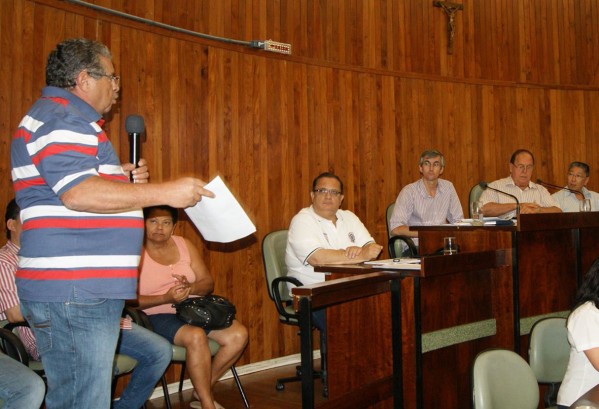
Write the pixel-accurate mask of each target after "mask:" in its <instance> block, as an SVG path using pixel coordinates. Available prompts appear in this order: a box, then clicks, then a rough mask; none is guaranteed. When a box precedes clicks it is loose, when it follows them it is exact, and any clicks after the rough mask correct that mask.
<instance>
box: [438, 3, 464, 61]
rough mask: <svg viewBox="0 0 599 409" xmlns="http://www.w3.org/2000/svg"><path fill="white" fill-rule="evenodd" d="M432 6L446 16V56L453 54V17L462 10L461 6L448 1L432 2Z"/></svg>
mask: <svg viewBox="0 0 599 409" xmlns="http://www.w3.org/2000/svg"><path fill="white" fill-rule="evenodd" d="M433 6H435V7H440V8H442V9H443V11H444V12H445V14H447V19H448V21H447V54H453V36H454V34H455V15H456V13H457V12H458V11H460V10H464V5H463V4H457V3H450V2H448V1H433Z"/></svg>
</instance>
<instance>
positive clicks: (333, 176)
mask: <svg viewBox="0 0 599 409" xmlns="http://www.w3.org/2000/svg"><path fill="white" fill-rule="evenodd" d="M324 178H332V179H337V181H338V182H339V189H340V190H341V193H342V194H343V182H342V181H341V179H339V176H337V175H335V174H334V173H332V172H323V173H321V174H320V175H318V176H316V179H314V181H313V182H312V190H314V189H316V185H317V184H318V181H319V180H320V179H324Z"/></svg>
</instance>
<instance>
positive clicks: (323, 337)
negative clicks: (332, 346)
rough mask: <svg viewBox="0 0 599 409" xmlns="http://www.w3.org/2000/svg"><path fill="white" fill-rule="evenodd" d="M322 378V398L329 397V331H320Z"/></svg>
mask: <svg viewBox="0 0 599 409" xmlns="http://www.w3.org/2000/svg"><path fill="white" fill-rule="evenodd" d="M320 372H321V374H320V376H321V381H322V396H324V397H325V398H328V397H329V378H328V372H327V331H326V329H321V330H320Z"/></svg>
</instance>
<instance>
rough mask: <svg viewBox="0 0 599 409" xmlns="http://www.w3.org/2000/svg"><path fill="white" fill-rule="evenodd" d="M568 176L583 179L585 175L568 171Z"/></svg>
mask: <svg viewBox="0 0 599 409" xmlns="http://www.w3.org/2000/svg"><path fill="white" fill-rule="evenodd" d="M568 176H569V177H570V176H574V177H575V178H576V179H584V178H586V175H577V174H576V173H568Z"/></svg>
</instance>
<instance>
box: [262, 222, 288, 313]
mask: <svg viewBox="0 0 599 409" xmlns="http://www.w3.org/2000/svg"><path fill="white" fill-rule="evenodd" d="M286 248H287V230H277V231H273V232H270V233H268V234H267V235H266V236H265V237H264V240H263V241H262V261H263V262H264V273H265V274H266V284H267V285H266V287H267V290H268V296H269V297H270V299H271V300H273V301H275V296H274V294H273V289H272V282H273V281H274V280H275V279H276V278H279V277H286V276H287V265H286V264H285V249H286ZM279 289H280V294H281V299H282V300H283V301H287V300H291V295H290V294H289V291H288V290H287V286H286V285H285V284H284V283H282V285H280V286H279Z"/></svg>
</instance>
